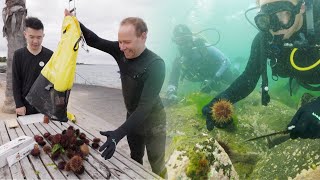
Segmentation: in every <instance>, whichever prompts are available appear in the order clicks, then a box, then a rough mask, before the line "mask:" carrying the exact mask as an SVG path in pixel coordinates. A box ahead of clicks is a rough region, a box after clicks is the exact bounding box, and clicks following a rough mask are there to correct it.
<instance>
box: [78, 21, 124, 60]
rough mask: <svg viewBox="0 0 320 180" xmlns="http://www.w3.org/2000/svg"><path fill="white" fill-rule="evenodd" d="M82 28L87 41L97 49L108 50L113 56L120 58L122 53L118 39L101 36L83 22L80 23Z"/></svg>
mask: <svg viewBox="0 0 320 180" xmlns="http://www.w3.org/2000/svg"><path fill="white" fill-rule="evenodd" d="M80 28H81V31H82V33H83V36H84V39H85V40H86V43H87V44H88V45H89V46H91V47H93V48H96V49H99V50H101V51H103V52H106V53H108V54H110V55H111V56H113V57H114V58H115V59H118V58H119V55H120V54H121V51H120V48H119V43H118V41H109V40H106V39H102V38H100V37H99V36H98V35H96V34H95V33H94V32H92V31H91V30H89V29H88V28H86V27H85V26H84V25H83V24H82V23H80Z"/></svg>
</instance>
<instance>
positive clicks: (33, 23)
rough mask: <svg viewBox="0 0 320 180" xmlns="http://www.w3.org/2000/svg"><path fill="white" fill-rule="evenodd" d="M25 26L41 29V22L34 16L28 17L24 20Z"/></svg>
mask: <svg viewBox="0 0 320 180" xmlns="http://www.w3.org/2000/svg"><path fill="white" fill-rule="evenodd" d="M25 24H26V28H32V29H36V30H41V29H42V30H43V24H42V22H41V21H40V20H39V19H38V18H36V17H28V18H26V20H25Z"/></svg>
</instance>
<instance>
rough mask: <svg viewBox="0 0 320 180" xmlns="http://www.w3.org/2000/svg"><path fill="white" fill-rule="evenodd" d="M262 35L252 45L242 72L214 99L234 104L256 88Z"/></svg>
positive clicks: (259, 70) (259, 74)
mask: <svg viewBox="0 0 320 180" xmlns="http://www.w3.org/2000/svg"><path fill="white" fill-rule="evenodd" d="M261 37H262V34H258V35H257V36H256V37H255V38H254V40H253V43H252V46H251V53H250V58H249V61H248V63H247V66H246V68H245V70H244V72H243V73H242V74H241V75H240V76H239V77H238V78H237V79H236V80H235V81H234V82H233V83H232V84H231V85H230V86H229V87H228V88H227V89H226V90H225V91H224V92H222V93H220V94H219V95H218V96H217V97H216V99H223V98H225V99H228V100H230V101H231V102H232V103H236V102H238V101H240V100H241V99H243V98H245V97H247V96H248V95H249V94H250V93H251V92H252V91H253V90H254V88H255V87H256V85H257V82H258V80H259V78H260V76H261V68H260V66H261V63H260V52H261V51H260V48H261V39H262V38H261Z"/></svg>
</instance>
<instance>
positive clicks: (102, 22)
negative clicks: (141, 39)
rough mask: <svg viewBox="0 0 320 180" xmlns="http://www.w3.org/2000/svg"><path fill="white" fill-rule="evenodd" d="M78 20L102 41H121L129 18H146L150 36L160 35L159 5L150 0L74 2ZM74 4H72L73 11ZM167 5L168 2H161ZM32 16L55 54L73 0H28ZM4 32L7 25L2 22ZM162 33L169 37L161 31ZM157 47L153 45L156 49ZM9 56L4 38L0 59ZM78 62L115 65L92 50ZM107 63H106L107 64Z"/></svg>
mask: <svg viewBox="0 0 320 180" xmlns="http://www.w3.org/2000/svg"><path fill="white" fill-rule="evenodd" d="M74 1H75V6H76V13H77V18H78V20H79V21H81V22H82V23H83V24H84V25H85V26H86V27H87V28H89V29H91V30H92V31H94V32H95V33H96V34H97V35H99V36H100V37H102V38H105V39H109V40H117V32H118V27H119V23H120V21H121V20H122V19H123V18H125V17H128V16H138V17H142V18H143V19H144V20H145V21H146V23H147V25H148V28H149V34H155V33H156V32H157V34H158V35H159V30H160V29H159V28H156V27H157V26H158V25H159V23H158V22H157V20H154V19H155V18H156V17H158V15H157V12H159V10H158V8H159V5H158V4H157V2H156V1H155V2H154V1H150V0H117V1H109V0H74ZM74 1H72V2H71V3H70V7H71V8H73V6H74ZM161 2H165V1H161ZM4 6H5V0H0V9H1V10H2V9H3V8H4ZM26 6H27V10H28V16H34V17H38V18H39V19H40V20H41V21H42V22H43V24H44V33H45V37H44V40H43V46H45V47H47V48H49V49H51V50H55V49H56V48H57V45H58V42H59V39H60V33H61V32H60V28H61V25H62V21H63V18H64V14H63V12H64V9H69V0H26ZM0 27H1V30H2V27H3V21H2V20H1V22H0ZM161 33H165V32H164V31H161V32H160V34H161ZM155 41H156V39H153V38H149V36H148V39H147V46H148V45H151V46H153V48H157V45H156V44H157V43H155ZM152 44H153V45H152ZM6 55H7V41H6V39H5V38H3V37H2V32H1V37H0V56H6ZM78 57H79V58H78V61H80V62H86V63H93V64H94V63H107V64H108V63H114V61H112V60H111V61H110V57H109V56H108V55H107V54H106V53H104V52H100V51H98V50H95V49H93V48H89V53H87V52H86V51H84V50H83V49H82V50H80V51H79V56H78ZM104 59H106V60H105V61H104Z"/></svg>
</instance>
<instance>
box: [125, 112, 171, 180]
mask: <svg viewBox="0 0 320 180" xmlns="http://www.w3.org/2000/svg"><path fill="white" fill-rule="evenodd" d="M160 118H161V119H160ZM165 118H166V115H165V112H164V110H162V111H161V112H159V113H158V114H157V115H156V116H153V115H151V116H150V117H149V118H148V119H147V120H146V121H149V122H150V121H153V122H161V123H155V124H156V125H153V126H152V125H151V126H150V125H146V126H144V127H143V128H144V129H143V130H142V129H141V131H140V133H139V132H134V133H130V134H128V135H127V139H128V144H129V147H130V152H131V158H132V159H134V160H135V161H137V162H138V163H140V164H143V156H144V152H145V149H146V150H147V156H148V160H149V163H150V165H151V168H152V172H154V173H155V174H158V175H159V176H161V177H163V178H165V177H166V176H167V169H166V167H165V159H164V157H165V147H166V128H165V125H166V124H165V122H166V121H165ZM151 124H152V123H151ZM141 132H143V133H141Z"/></svg>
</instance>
